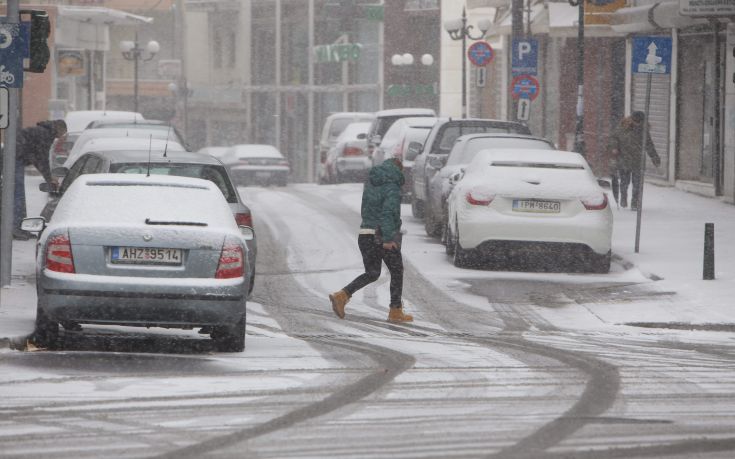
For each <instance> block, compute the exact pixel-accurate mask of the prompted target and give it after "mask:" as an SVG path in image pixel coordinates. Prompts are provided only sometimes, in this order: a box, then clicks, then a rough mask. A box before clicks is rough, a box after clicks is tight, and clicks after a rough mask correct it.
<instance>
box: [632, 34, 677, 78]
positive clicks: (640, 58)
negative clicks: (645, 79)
mask: <svg viewBox="0 0 735 459" xmlns="http://www.w3.org/2000/svg"><path fill="white" fill-rule="evenodd" d="M671 50H672V42H671V37H656V36H653V37H634V38H633V53H632V58H633V62H632V64H633V68H632V70H633V73H659V74H667V73H671Z"/></svg>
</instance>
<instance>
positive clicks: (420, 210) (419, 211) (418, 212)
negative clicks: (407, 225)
mask: <svg viewBox="0 0 735 459" xmlns="http://www.w3.org/2000/svg"><path fill="white" fill-rule="evenodd" d="M411 215H413V216H414V217H415V218H424V202H423V201H421V200H419V199H416V198H413V199H411Z"/></svg>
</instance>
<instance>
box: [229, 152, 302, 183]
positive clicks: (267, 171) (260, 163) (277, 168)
mask: <svg viewBox="0 0 735 459" xmlns="http://www.w3.org/2000/svg"><path fill="white" fill-rule="evenodd" d="M222 162H224V163H225V165H227V166H228V167H229V168H230V172H231V173H232V176H233V178H234V179H235V183H236V184H238V185H253V184H262V185H268V184H270V183H275V184H277V185H278V186H286V184H288V174H289V172H290V171H291V168H290V167H289V164H288V160H287V159H286V158H284V157H283V155H282V154H281V152H280V151H278V149H277V148H276V147H274V146H272V145H256V144H247V145H235V146H233V147H230V149H229V151H228V152H227V153H225V155H224V156H223V158H222Z"/></svg>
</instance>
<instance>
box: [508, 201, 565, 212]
mask: <svg viewBox="0 0 735 459" xmlns="http://www.w3.org/2000/svg"><path fill="white" fill-rule="evenodd" d="M513 212H533V213H540V214H558V213H559V212H561V202H559V201H540V200H538V199H514V200H513Z"/></svg>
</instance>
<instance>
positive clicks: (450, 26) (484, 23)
mask: <svg viewBox="0 0 735 459" xmlns="http://www.w3.org/2000/svg"><path fill="white" fill-rule="evenodd" d="M491 24H492V23H491V22H490V20H489V19H481V20H479V21H478V22H477V28H478V29H480V34H479V35H477V36H473V35H472V29H473V26H471V25H467V13H466V11H465V8H462V17H461V18H459V19H450V20H448V21H445V22H444V29H445V30H446V31H447V33H449V37H450V38H451V39H452V40H455V41H456V40H462V118H467V38H469V39H471V40H480V39H481V38H483V37H484V36H485V34H486V33H487V31H488V30H490V25H491Z"/></svg>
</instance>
